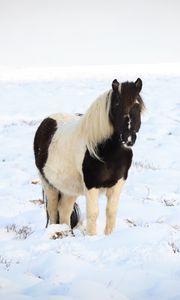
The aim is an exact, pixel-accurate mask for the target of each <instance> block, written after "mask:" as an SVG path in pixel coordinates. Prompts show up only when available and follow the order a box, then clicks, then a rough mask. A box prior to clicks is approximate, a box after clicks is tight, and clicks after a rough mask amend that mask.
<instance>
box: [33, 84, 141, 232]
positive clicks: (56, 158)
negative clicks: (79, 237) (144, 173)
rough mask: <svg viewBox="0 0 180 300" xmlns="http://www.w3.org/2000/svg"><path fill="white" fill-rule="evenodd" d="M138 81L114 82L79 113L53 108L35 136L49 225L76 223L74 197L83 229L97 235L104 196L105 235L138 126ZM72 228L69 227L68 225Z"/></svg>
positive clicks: (113, 220)
mask: <svg viewBox="0 0 180 300" xmlns="http://www.w3.org/2000/svg"><path fill="white" fill-rule="evenodd" d="M141 90H142V80H141V79H140V78H138V79H137V80H136V81H135V82H129V81H126V82H123V83H119V82H118V81H117V79H114V80H113V82H112V86H111V89H110V90H108V91H106V92H104V93H103V94H101V95H100V96H98V97H97V99H96V100H95V101H94V102H93V103H92V104H91V105H90V107H89V108H88V109H87V111H86V112H85V113H84V114H83V115H81V114H80V115H70V114H66V113H56V114H53V115H51V116H49V117H47V118H45V119H44V120H43V121H42V123H41V124H40V125H39V127H38V129H37V131H36V133H35V137H34V156H35V164H36V167H37V169H38V171H39V176H40V179H41V182H42V189H43V191H44V194H45V197H46V199H47V207H46V209H47V215H48V217H49V221H50V224H59V223H60V224H67V225H68V226H69V227H70V228H71V229H72V228H74V227H75V226H76V225H77V224H78V222H79V219H80V216H79V207H78V205H77V203H76V199H77V197H78V196H80V195H84V196H85V198H86V232H87V234H88V235H96V233H97V232H96V221H97V218H98V212H99V208H98V197H99V193H100V192H102V191H103V192H105V194H106V196H107V204H106V225H105V230H104V232H105V234H106V235H108V234H111V233H112V231H113V230H114V228H115V225H116V214H117V209H118V202H119V197H120V192H121V190H122V187H123V185H124V183H125V181H126V180H127V177H128V171H129V168H130V166H131V163H132V157H133V151H132V148H131V147H132V146H133V145H134V143H135V141H136V136H137V132H138V131H139V129H140V126H141V113H142V111H143V109H144V107H145V106H144V102H143V100H142V97H141V95H140V92H141ZM71 229H70V230H71Z"/></svg>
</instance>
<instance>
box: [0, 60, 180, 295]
mask: <svg viewBox="0 0 180 300" xmlns="http://www.w3.org/2000/svg"><path fill="white" fill-rule="evenodd" d="M0 74H1V75H0V145H1V151H0V170H1V171H0V203H1V206H0V299H3V300H31V299H38V300H40V299H44V300H56V299H57V300H92V299H93V300H99V299H102V300H111V299H112V300H127V299H129V300H141V299H142V300H159V299H163V300H179V299H180V184H179V178H180V159H179V157H180V154H179V153H180V152H179V147H180V66H170V67H169V68H168V67H166V66H165V65H160V66H157V67H152V66H145V67H142V66H134V67H131V66H127V67H126V66H119V67H114V68H113V67H109V68H105V67H104V68H92V67H91V68H84V69H78V68H68V69H65V68H64V69H57V70H53V69H51V70H50V69H44V70H36V71H35V70H30V69H29V70H10V69H9V70H7V69H3V68H0ZM138 77H141V78H142V80H143V90H142V97H143V99H144V102H145V104H146V112H145V113H144V115H143V118H142V126H141V130H140V132H139V134H138V138H137V141H136V144H135V146H134V147H133V150H134V157H133V166H132V167H131V169H130V172H129V177H128V180H127V182H126V185H125V187H124V189H123V191H122V194H121V200H120V205H119V210H118V218H117V226H116V230H115V231H114V233H113V234H112V235H110V236H105V235H104V234H103V228H104V224H105V204H106V201H105V197H104V196H101V198H100V199H99V204H100V216H99V219H98V235H97V236H95V237H89V236H86V235H84V234H83V228H84V224H85V198H84V197H80V198H79V199H78V204H79V206H80V208H81V219H82V220H81V224H80V226H79V228H77V229H76V230H75V236H74V237H64V238H63V239H57V240H52V239H50V238H49V230H50V229H45V223H46V215H45V209H44V205H43V204H42V201H41V200H42V196H41V186H40V185H39V184H32V180H35V179H37V178H38V175H37V170H36V168H35V165H34V158H33V146H32V145H33V137H34V134H35V131H36V129H37V126H38V124H39V123H40V121H41V120H42V119H43V118H44V117H46V116H47V115H49V114H51V113H54V112H58V111H64V112H70V113H76V112H79V113H83V112H85V111H86V109H87V108H88V107H89V105H90V103H92V101H94V100H95V98H96V97H97V96H99V94H101V93H102V92H104V91H106V90H108V89H110V87H111V82H112V80H113V79H114V78H117V79H119V80H120V81H126V80H136V79H137V78H138Z"/></svg>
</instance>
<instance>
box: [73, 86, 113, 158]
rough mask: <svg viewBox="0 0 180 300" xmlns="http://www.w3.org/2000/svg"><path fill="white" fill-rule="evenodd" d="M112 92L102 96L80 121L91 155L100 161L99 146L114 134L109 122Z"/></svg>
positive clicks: (80, 127) (81, 131)
mask: <svg viewBox="0 0 180 300" xmlns="http://www.w3.org/2000/svg"><path fill="white" fill-rule="evenodd" d="M110 99H111V90H110V91H108V92H105V93H104V94H102V95H100V96H99V97H98V98H97V99H96V100H95V101H94V102H93V103H92V104H91V106H90V107H89V109H88V110H87V112H86V113H85V114H84V115H83V116H82V118H81V119H80V126H79V130H80V135H81V136H82V137H83V138H84V139H85V142H86V146H87V149H88V150H89V152H90V154H91V155H92V156H94V157H96V158H98V159H100V157H99V156H98V153H97V144H98V143H101V142H103V141H105V140H106V139H107V138H109V137H110V136H111V134H112V133H113V127H112V124H111V122H110V120H109V109H110V105H111V101H110Z"/></svg>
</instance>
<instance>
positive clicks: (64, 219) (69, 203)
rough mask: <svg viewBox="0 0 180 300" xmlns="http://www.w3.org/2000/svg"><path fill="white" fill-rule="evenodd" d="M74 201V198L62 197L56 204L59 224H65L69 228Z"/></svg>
mask: <svg viewBox="0 0 180 300" xmlns="http://www.w3.org/2000/svg"><path fill="white" fill-rule="evenodd" d="M75 201H76V197H72V196H67V195H62V197H61V199H60V201H59V204H58V211H59V220H60V224H67V225H68V226H69V227H71V222H70V218H71V214H72V211H73V207H74V203H75Z"/></svg>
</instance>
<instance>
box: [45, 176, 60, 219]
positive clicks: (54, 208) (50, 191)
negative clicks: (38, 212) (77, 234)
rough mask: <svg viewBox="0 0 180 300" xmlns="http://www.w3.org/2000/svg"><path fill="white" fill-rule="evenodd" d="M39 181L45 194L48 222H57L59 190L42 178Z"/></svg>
mask: <svg viewBox="0 0 180 300" xmlns="http://www.w3.org/2000/svg"><path fill="white" fill-rule="evenodd" d="M41 182H42V186H43V190H44V193H45V196H46V201H47V206H46V207H47V215H48V216H49V220H50V224H57V223H58V200H59V192H58V191H57V190H56V189H55V188H53V187H52V186H51V185H49V184H48V183H47V182H46V181H45V180H44V179H42V178H41Z"/></svg>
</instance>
